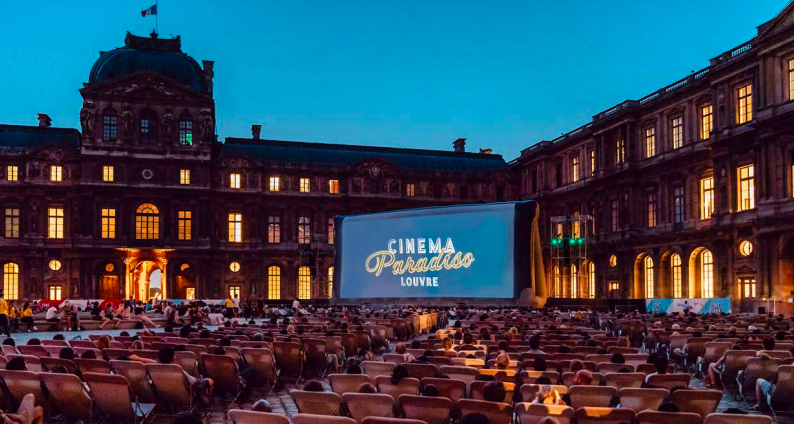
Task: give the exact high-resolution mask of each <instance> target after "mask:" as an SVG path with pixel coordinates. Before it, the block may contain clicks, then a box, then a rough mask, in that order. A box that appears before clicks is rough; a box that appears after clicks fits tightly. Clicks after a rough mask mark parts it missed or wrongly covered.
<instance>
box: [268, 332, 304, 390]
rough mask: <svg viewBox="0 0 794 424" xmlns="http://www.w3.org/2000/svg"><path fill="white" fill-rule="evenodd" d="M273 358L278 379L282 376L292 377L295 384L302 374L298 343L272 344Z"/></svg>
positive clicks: (301, 360)
mask: <svg viewBox="0 0 794 424" xmlns="http://www.w3.org/2000/svg"><path fill="white" fill-rule="evenodd" d="M273 356H274V357H275V359H276V368H277V369H278V371H279V374H278V379H281V378H282V377H284V376H293V377H295V383H297V382H298V380H300V378H301V374H302V373H303V358H302V356H301V345H300V343H296V342H273Z"/></svg>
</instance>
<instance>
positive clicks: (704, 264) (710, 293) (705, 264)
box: [700, 250, 714, 299]
mask: <svg viewBox="0 0 794 424" xmlns="http://www.w3.org/2000/svg"><path fill="white" fill-rule="evenodd" d="M700 260H701V262H700V284H701V288H702V295H701V297H702V298H704V299H711V298H712V297H714V258H713V257H712V256H711V252H710V251H708V250H704V251H703V253H701V254H700Z"/></svg>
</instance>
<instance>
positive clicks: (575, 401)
mask: <svg viewBox="0 0 794 424" xmlns="http://www.w3.org/2000/svg"><path fill="white" fill-rule="evenodd" d="M617 392H618V391H617V389H615V388H614V387H611V386H571V387H569V388H568V395H569V396H570V398H571V407H572V408H573V409H579V408H582V407H585V406H595V407H600V408H607V407H609V405H610V404H611V402H612V398H613V397H614V396H615V395H616V394H617Z"/></svg>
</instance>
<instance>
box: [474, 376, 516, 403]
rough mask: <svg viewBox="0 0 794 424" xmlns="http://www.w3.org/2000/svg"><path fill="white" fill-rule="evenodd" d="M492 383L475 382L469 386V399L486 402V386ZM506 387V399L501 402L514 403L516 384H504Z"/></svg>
mask: <svg viewBox="0 0 794 424" xmlns="http://www.w3.org/2000/svg"><path fill="white" fill-rule="evenodd" d="M488 383H490V381H474V382H472V383H471V385H470V386H469V398H471V399H477V400H485V396H484V395H483V391H484V390H485V386H486V385H487V384H488ZM502 384H504V387H505V398H504V399H503V400H501V402H505V403H513V393H515V391H516V385H515V383H502Z"/></svg>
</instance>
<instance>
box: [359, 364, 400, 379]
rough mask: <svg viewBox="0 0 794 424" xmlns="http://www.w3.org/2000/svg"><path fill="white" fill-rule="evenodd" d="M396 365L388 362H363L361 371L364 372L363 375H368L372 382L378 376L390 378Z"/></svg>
mask: <svg viewBox="0 0 794 424" xmlns="http://www.w3.org/2000/svg"><path fill="white" fill-rule="evenodd" d="M395 367H396V365H394V364H392V363H388V362H377V361H364V362H362V363H361V369H362V370H363V371H364V374H366V375H368V376H369V377H370V378H371V379H372V380H373V381H375V378H376V377H377V376H379V375H386V376H390V377H391V373H392V371H394V368H395Z"/></svg>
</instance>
